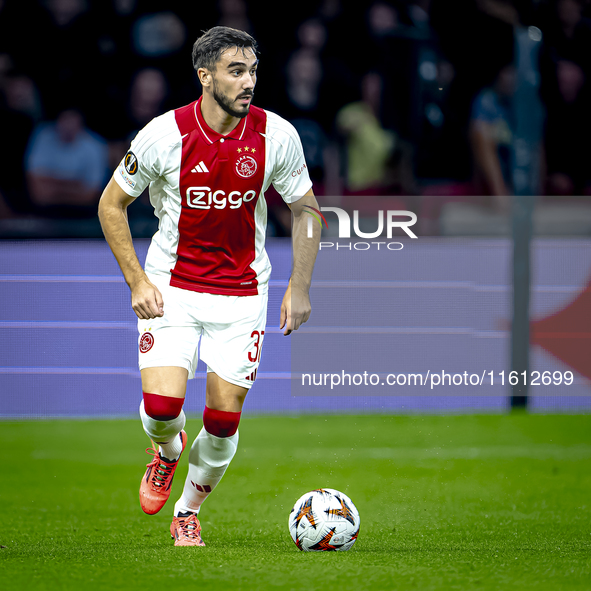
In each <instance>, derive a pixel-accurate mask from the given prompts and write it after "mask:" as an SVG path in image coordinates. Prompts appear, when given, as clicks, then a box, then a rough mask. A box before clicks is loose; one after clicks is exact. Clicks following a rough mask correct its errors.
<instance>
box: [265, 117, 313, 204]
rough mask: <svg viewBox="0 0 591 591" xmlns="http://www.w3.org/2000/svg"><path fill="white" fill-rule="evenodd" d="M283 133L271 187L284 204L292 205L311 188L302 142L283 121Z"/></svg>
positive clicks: (294, 131)
mask: <svg viewBox="0 0 591 591" xmlns="http://www.w3.org/2000/svg"><path fill="white" fill-rule="evenodd" d="M282 123H283V128H284V129H283V131H284V132H285V135H284V140H283V141H282V142H281V143H282V148H283V149H282V150H281V151H280V154H278V158H279V161H278V162H277V168H276V173H275V175H274V177H273V179H272V182H273V186H274V187H275V189H276V190H277V192H278V193H279V194H280V195H281V197H282V198H283V201H285V202H286V203H293V202H294V201H297V200H298V199H300V198H301V197H303V196H304V195H305V194H306V193H307V192H308V191H309V190H310V189H311V188H312V181H311V180H310V175H309V174H308V166H307V165H306V159H305V158H304V149H303V147H302V142H301V140H300V137H299V135H298V132H297V131H296V130H295V128H294V127H293V125H291V124H290V123H288V122H287V121H285V120H283V121H282Z"/></svg>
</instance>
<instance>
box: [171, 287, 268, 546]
mask: <svg viewBox="0 0 591 591" xmlns="http://www.w3.org/2000/svg"><path fill="white" fill-rule="evenodd" d="M210 297H211V296H210ZM214 297H215V296H214ZM212 310H214V311H213V312H212ZM266 310H267V295H266V293H264V294H262V295H260V296H256V297H248V298H234V301H233V302H232V298H227V297H224V298H223V299H221V300H220V308H219V309H216V306H210V317H211V320H212V321H211V322H208V323H204V325H203V331H204V332H203V337H202V341H201V357H202V359H203V361H205V363H207V366H208V374H207V388H206V404H205V410H204V412H203V428H202V429H201V431H200V432H199V435H198V436H197V438H196V439H195V441H194V442H193V445H192V446H191V451H190V452H189V473H188V475H187V479H186V481H185V486H184V489H183V494H182V496H181V498H180V499H179V500H178V501H177V503H176V504H175V513H174V515H175V517H174V519H173V524H172V526H171V533H172V534H173V536H174V537H175V538H176V542H175V545H202V544H203V543H202V542H201V538H200V536H199V532H198V531H197V534H196V535H192V532H189V536H188V537H186V536H185V534H186V532H187V530H186V528H183V523H184V520H188V519H191V520H193V522H196V524H197V525H198V523H199V522H198V521H197V520H196V517H195V516H196V514H197V513H199V511H200V510H201V506H202V504H203V502H204V501H205V499H207V497H208V496H209V495H210V494H211V493H212V492H213V490H214V489H215V488H216V486H217V485H218V484H219V482H220V480H221V479H222V476H223V475H224V473H225V472H226V470H227V468H228V466H229V464H230V462H231V461H232V458H233V457H234V455H235V453H236V449H237V447H238V425H239V422H240V417H241V412H242V406H243V404H244V400H245V398H246V394H247V393H248V390H249V389H250V387H251V386H252V384H253V382H254V380H255V378H256V372H257V368H258V364H259V362H260V357H261V355H260V353H261V349H262V343H263V337H264V329H265V321H266ZM216 312H217V314H218V317H219V320H220V321H219V322H216V317H215V314H216ZM221 320H224V322H222V321H221ZM199 529H200V528H199ZM197 538H198V540H199V543H197V542H196V541H195V540H196V539H197Z"/></svg>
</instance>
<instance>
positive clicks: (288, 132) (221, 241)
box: [114, 99, 312, 295]
mask: <svg viewBox="0 0 591 591" xmlns="http://www.w3.org/2000/svg"><path fill="white" fill-rule="evenodd" d="M200 105H201V99H199V100H198V101H195V102H194V103H191V104H190V105H187V106H185V107H181V108H180V109H176V110H174V111H169V112H168V113H165V114H164V115H161V116H160V117H156V118H155V119H154V120H152V121H151V122H150V123H148V125H146V127H145V128H144V129H142V130H141V131H140V132H139V133H138V135H137V136H136V138H135V139H134V140H133V142H132V143H131V148H130V150H129V152H127V154H126V155H125V157H124V158H123V160H122V161H121V164H120V165H119V167H118V169H117V170H116V172H115V174H114V178H115V180H116V181H117V183H118V184H119V186H120V187H121V188H122V189H123V190H124V191H125V192H126V193H128V194H129V195H131V196H133V197H138V196H139V195H140V194H141V193H142V192H143V191H144V189H145V188H146V187H147V186H148V185H149V186H150V201H151V203H152V205H153V206H154V210H155V213H156V216H157V217H158V219H159V221H160V223H159V227H158V232H156V234H155V235H154V237H153V238H152V243H151V245H150V248H149V250H148V255H147V258H146V264H145V270H146V271H147V272H149V273H153V274H160V275H162V274H170V284H171V285H173V286H175V287H180V288H183V289H189V290H192V291H199V292H206V293H213V294H221V295H253V294H257V293H258V292H259V289H258V288H259V286H263V285H264V284H266V283H267V282H268V280H269V276H270V274H271V264H270V262H269V257H268V256H267V253H266V251H265V233H266V227H267V205H266V202H265V197H264V193H265V191H266V190H267V189H268V188H269V186H270V184H271V183H273V186H274V187H275V189H276V190H277V192H278V193H279V194H280V195H281V196H282V197H283V200H284V201H285V202H286V203H292V202H294V201H297V200H298V199H299V198H301V197H303V196H304V195H305V194H306V193H307V192H308V191H309V190H310V188H311V187H312V182H311V181H310V177H309V175H308V170H307V167H306V162H305V159H304V153H303V150H302V144H301V141H300V138H299V136H298V134H297V132H296V130H295V129H294V127H293V126H292V125H291V124H290V123H288V122H287V121H285V119H282V118H281V117H279V116H278V115H276V114H274V113H271V112H269V111H265V110H263V109H259V108H258V107H254V106H251V107H250V113H249V114H248V115H247V116H246V117H245V118H244V119H242V120H241V121H240V122H239V123H238V125H237V127H236V128H235V129H234V130H233V131H232V132H231V133H230V134H228V135H225V136H223V135H220V134H219V133H217V132H215V131H213V130H212V129H211V128H210V127H209V126H208V125H207V124H206V123H205V120H204V119H203V115H202V114H201V109H200Z"/></svg>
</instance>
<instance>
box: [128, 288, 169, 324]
mask: <svg viewBox="0 0 591 591" xmlns="http://www.w3.org/2000/svg"><path fill="white" fill-rule="evenodd" d="M131 307H132V308H133V311H134V312H135V313H136V315H137V317H138V318H141V319H142V320H148V319H150V318H157V317H161V316H164V301H163V300H162V294H161V293H160V291H158V288H157V287H156V286H155V285H154V284H153V283H151V282H150V281H149V280H148V279H147V278H146V279H142V280H141V281H140V282H139V283H137V284H136V285H134V286H133V287H132V288H131Z"/></svg>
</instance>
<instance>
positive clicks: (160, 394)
mask: <svg viewBox="0 0 591 591" xmlns="http://www.w3.org/2000/svg"><path fill="white" fill-rule="evenodd" d="M141 374H142V391H143V400H142V403H141V405H140V417H141V419H142V424H143V427H144V431H145V432H146V435H147V436H148V437H149V438H150V439H151V440H152V441H153V442H154V443H156V444H158V445H159V446H160V448H159V452H160V455H161V456H163V457H164V458H166V459H168V460H169V461H173V460H178V458H179V456H180V455H181V451H182V445H181V438H180V437H179V434H180V432H181V431H182V430H183V428H184V427H185V422H186V419H185V413H184V412H183V403H184V401H185V393H186V390H187V379H188V377H189V372H188V371H187V370H186V369H185V368H184V367H146V368H144V369H142V372H141Z"/></svg>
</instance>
